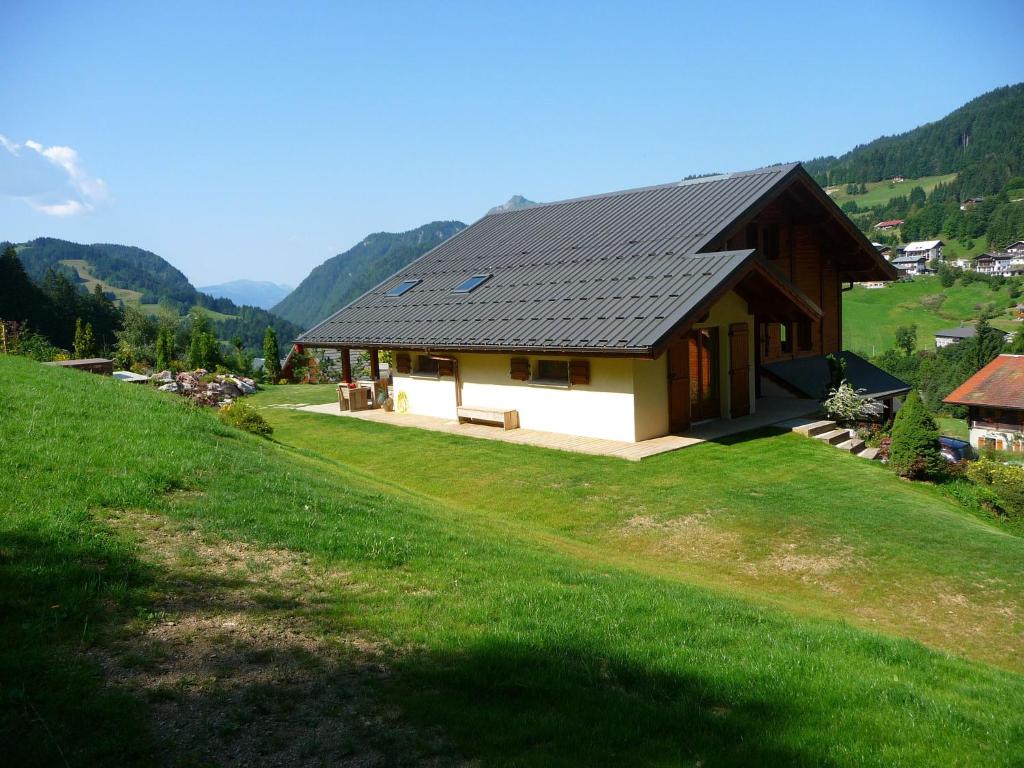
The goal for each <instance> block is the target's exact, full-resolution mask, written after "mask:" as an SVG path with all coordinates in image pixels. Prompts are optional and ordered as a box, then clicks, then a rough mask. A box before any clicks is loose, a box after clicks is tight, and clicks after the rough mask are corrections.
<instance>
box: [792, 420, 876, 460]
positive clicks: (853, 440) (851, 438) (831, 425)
mask: <svg viewBox="0 0 1024 768" xmlns="http://www.w3.org/2000/svg"><path fill="white" fill-rule="evenodd" d="M780 426H783V427H788V428H789V429H790V431H792V432H794V433H795V434H798V435H803V436H804V437H813V438H814V439H815V440H820V441H821V442H823V443H827V444H828V445H831V446H833V447H835V448H838V449H839V450H841V451H845V452H846V453H849V454H851V455H853V456H859V457H861V458H862V459H868V460H869V461H877V460H878V448H868V447H867V446H866V445H865V444H864V441H863V440H862V439H861V438H859V437H857V435H856V434H855V433H854V432H852V431H851V430H849V429H840V428H839V426H838V425H837V424H836V423H835V422H834V421H828V420H827V419H822V420H819V421H808V420H807V419H793V420H791V421H785V422H782V424H781V425H780Z"/></svg>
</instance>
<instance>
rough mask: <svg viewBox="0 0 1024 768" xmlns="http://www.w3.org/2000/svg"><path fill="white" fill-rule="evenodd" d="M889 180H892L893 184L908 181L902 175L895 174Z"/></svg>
mask: <svg viewBox="0 0 1024 768" xmlns="http://www.w3.org/2000/svg"><path fill="white" fill-rule="evenodd" d="M889 181H890V182H892V183H893V184H902V183H903V182H904V181H906V179H905V178H903V177H902V176H898V175H897V176H893V177H892V178H891V179H889Z"/></svg>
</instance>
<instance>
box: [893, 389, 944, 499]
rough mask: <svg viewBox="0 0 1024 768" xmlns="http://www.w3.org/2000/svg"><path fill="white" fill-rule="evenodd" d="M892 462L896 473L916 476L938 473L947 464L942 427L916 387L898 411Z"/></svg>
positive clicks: (924, 477)
mask: <svg viewBox="0 0 1024 768" xmlns="http://www.w3.org/2000/svg"><path fill="white" fill-rule="evenodd" d="M889 466H890V467H892V469H893V471H895V472H896V474H898V475H900V476H902V477H909V478H912V479H916V480H922V479H926V478H934V477H938V476H939V475H940V474H941V473H942V470H943V469H944V467H945V465H944V463H943V459H942V456H941V454H940V453H939V428H938V426H937V425H936V424H935V419H933V418H932V416H931V414H930V413H928V411H927V409H926V408H925V407H924V403H922V402H921V398H920V397H919V396H918V394H917V390H916V389H912V390H910V394H909V395H907V399H906V402H904V403H903V407H902V408H900V409H899V411H897V413H896V420H895V422H894V423H893V426H892V445H891V446H890V447H889Z"/></svg>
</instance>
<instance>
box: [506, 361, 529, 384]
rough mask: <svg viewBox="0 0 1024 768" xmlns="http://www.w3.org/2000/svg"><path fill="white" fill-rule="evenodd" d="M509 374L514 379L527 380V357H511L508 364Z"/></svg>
mask: <svg viewBox="0 0 1024 768" xmlns="http://www.w3.org/2000/svg"><path fill="white" fill-rule="evenodd" d="M509 376H511V377H512V379H513V380H515V381H529V380H530V361H529V359H528V358H525V357H513V358H512V360H511V362H510V365H509Z"/></svg>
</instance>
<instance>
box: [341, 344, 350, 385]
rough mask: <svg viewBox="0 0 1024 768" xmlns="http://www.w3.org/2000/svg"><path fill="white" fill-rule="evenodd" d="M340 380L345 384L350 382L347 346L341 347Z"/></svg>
mask: <svg viewBox="0 0 1024 768" xmlns="http://www.w3.org/2000/svg"><path fill="white" fill-rule="evenodd" d="M341 380H342V381H344V382H345V383H346V384H351V383H352V358H351V357H350V356H349V349H348V347H342V348H341Z"/></svg>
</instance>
